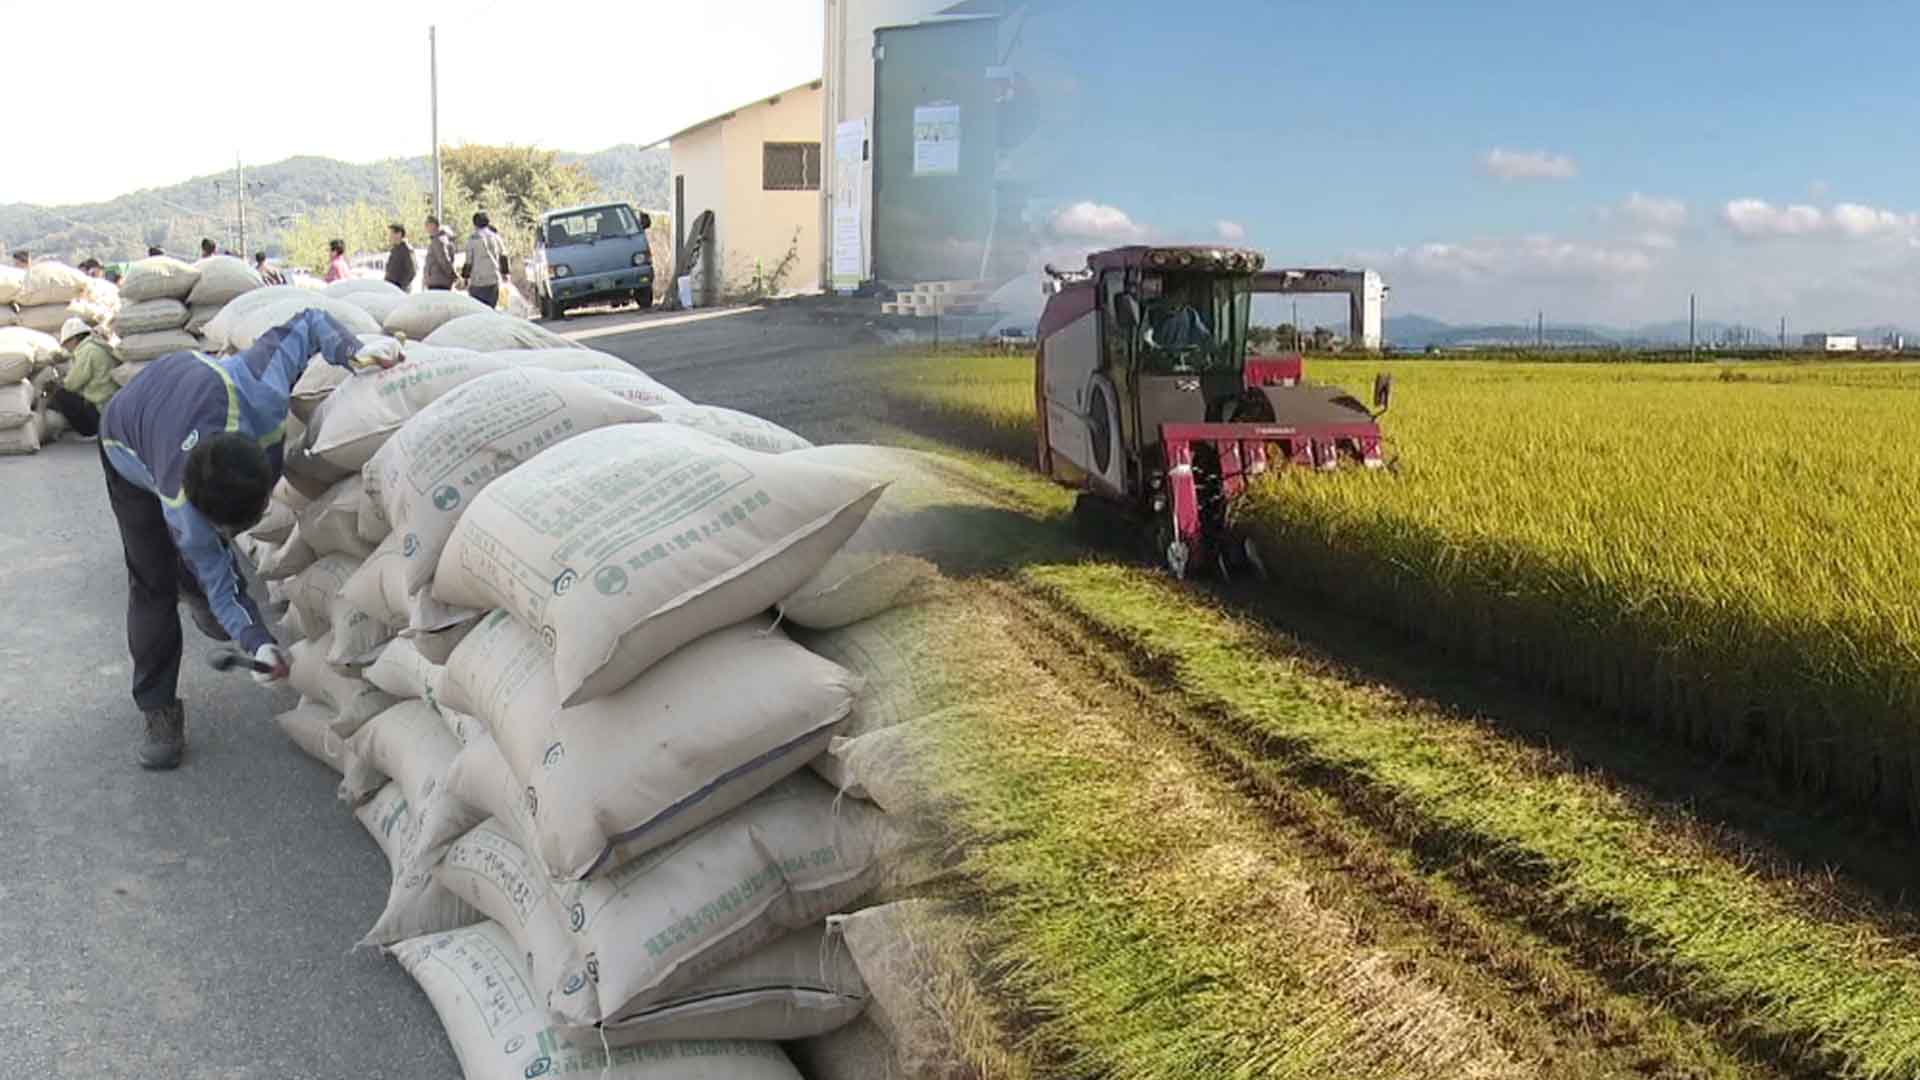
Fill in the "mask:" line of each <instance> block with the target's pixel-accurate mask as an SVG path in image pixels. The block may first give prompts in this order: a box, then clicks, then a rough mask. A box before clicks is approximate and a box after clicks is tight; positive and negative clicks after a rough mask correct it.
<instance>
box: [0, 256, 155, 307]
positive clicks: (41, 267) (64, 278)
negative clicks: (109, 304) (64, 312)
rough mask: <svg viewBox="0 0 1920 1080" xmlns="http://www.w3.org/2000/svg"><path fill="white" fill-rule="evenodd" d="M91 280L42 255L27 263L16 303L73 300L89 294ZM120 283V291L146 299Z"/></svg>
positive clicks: (56, 302) (33, 305) (123, 295)
mask: <svg viewBox="0 0 1920 1080" xmlns="http://www.w3.org/2000/svg"><path fill="white" fill-rule="evenodd" d="M134 265H135V266H138V265H139V264H138V263H135V264H134ZM89 280H91V279H89V278H88V277H87V275H85V274H83V273H81V272H80V271H78V270H75V269H74V268H73V267H71V266H68V265H66V264H65V263H58V262H54V261H53V260H51V259H42V260H40V261H39V262H37V263H34V264H33V265H31V266H29V267H27V272H26V274H25V276H23V277H22V278H21V279H20V289H19V291H18V292H16V293H14V296H13V303H15V304H17V305H19V306H20V307H23V308H30V307H38V306H40V305H42V304H65V303H69V302H71V301H73V300H77V299H79V298H80V297H82V296H85V295H87V282H88V281H89ZM120 285H121V288H120V295H121V296H122V297H123V298H125V299H128V300H144V299H146V297H144V296H132V297H129V296H127V290H126V282H125V281H124V280H122V281H121V283H120ZM156 295H157V294H156Z"/></svg>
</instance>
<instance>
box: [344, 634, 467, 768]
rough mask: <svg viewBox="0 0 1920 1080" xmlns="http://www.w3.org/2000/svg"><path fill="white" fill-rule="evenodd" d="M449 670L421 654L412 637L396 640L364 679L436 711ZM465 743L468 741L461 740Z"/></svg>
mask: <svg viewBox="0 0 1920 1080" xmlns="http://www.w3.org/2000/svg"><path fill="white" fill-rule="evenodd" d="M446 674H447V669H446V668H445V667H443V666H441V665H439V664H435V663H433V662H431V661H429V660H428V659H427V658H426V657H424V656H421V655H420V649H419V648H418V647H417V646H416V645H414V643H413V639H412V638H405V637H403V638H395V639H394V640H393V641H392V642H391V643H389V644H388V645H387V647H386V648H384V649H382V650H380V656H379V658H378V659H376V660H375V661H374V662H373V663H372V665H370V666H369V667H368V668H367V670H365V671H363V672H361V678H364V679H366V680H367V681H368V682H370V683H372V684H373V685H375V686H377V687H379V688H380V689H381V690H384V691H386V692H387V693H389V694H392V695H393V696H394V697H397V698H400V699H401V700H403V701H404V700H408V699H417V700H420V701H424V702H426V703H427V704H429V705H433V706H435V707H436V708H437V707H438V706H439V701H440V684H441V681H442V680H443V679H445V678H446ZM462 741H463V742H464V741H465V740H462Z"/></svg>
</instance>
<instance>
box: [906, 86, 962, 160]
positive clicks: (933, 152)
mask: <svg viewBox="0 0 1920 1080" xmlns="http://www.w3.org/2000/svg"><path fill="white" fill-rule="evenodd" d="M959 172H960V106H958V105H954V104H950V103H948V102H935V103H934V104H931V105H921V106H918V107H916V108H915V109H914V110H913V175H915V176H953V175H956V174H958V173H959Z"/></svg>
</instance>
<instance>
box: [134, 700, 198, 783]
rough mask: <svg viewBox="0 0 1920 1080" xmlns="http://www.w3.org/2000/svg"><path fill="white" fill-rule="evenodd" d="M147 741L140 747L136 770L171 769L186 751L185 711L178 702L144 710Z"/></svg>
mask: <svg viewBox="0 0 1920 1080" xmlns="http://www.w3.org/2000/svg"><path fill="white" fill-rule="evenodd" d="M145 715H146V720H147V741H146V742H143V743H141V744H140V767H141V768H143V769H171V768H173V767H174V766H176V765H178V764H180V755H181V754H182V753H183V752H185V751H186V749H187V710H186V707H185V706H183V705H181V704H180V703H179V702H178V701H176V702H174V703H173V704H171V705H168V706H165V707H163V708H159V709H147V710H145Z"/></svg>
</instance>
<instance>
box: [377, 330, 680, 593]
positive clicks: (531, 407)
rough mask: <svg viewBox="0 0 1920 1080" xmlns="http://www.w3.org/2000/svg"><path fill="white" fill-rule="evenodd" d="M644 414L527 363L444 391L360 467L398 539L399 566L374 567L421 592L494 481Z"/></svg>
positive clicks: (648, 414)
mask: <svg viewBox="0 0 1920 1080" xmlns="http://www.w3.org/2000/svg"><path fill="white" fill-rule="evenodd" d="M409 362H411V361H409ZM651 419H653V412H652V411H651V410H649V409H646V408H644V407H642V406H639V405H636V404H633V403H631V402H629V401H625V400H623V399H621V398H619V397H616V396H614V395H612V394H609V393H607V392H606V391H604V390H600V389H598V388H596V387H593V386H590V385H588V384H586V383H584V382H581V381H580V380H579V379H578V378H576V377H574V376H571V375H562V374H558V373H555V372H551V371H542V370H539V369H537V368H512V369H508V370H505V371H496V372H492V373H490V374H487V375H483V376H481V377H480V378H477V379H474V380H473V381H471V382H468V383H466V384H465V385H463V386H459V387H457V388H455V389H453V390H452V391H450V392H449V393H447V394H446V395H445V396H443V397H441V398H440V399H439V400H437V401H434V402H432V403H431V404H429V405H427V406H426V407H425V408H423V409H421V410H420V412H419V413H418V414H416V415H415V416H414V417H413V419H412V420H411V421H409V422H408V423H407V424H406V425H405V426H404V427H402V428H400V430H398V431H397V432H395V433H394V435H393V436H392V438H390V439H388V440H387V442H386V444H385V445H384V446H382V447H381V448H380V451H379V453H377V454H375V455H374V457H373V460H371V461H370V462H368V463H367V466H366V469H365V470H364V472H365V473H366V475H368V476H369V477H371V478H372V485H373V486H374V487H375V488H377V489H378V490H379V492H380V494H381V503H382V505H383V507H384V515H383V516H384V519H385V521H386V522H387V523H388V527H389V528H390V529H391V530H392V531H393V532H394V533H397V534H400V536H401V544H400V548H399V551H400V553H401V555H402V558H403V561H404V565H403V566H401V567H398V568H395V567H390V566H386V565H385V564H383V566H382V567H381V568H380V572H393V571H395V570H397V571H398V572H399V573H400V574H401V575H402V577H401V581H400V583H399V595H401V596H410V595H412V594H415V593H420V592H423V591H425V590H427V589H428V588H429V587H430V586H431V585H432V582H433V574H434V570H435V569H436V568H437V567H438V566H439V564H440V553H441V552H442V551H443V550H445V548H446V546H447V540H448V538H449V537H451V536H452V535H453V528H454V525H455V524H457V523H458V522H459V520H460V515H461V514H462V513H463V512H465V510H466V509H467V507H468V506H471V505H472V504H473V500H474V498H475V497H476V496H478V495H479V494H480V492H481V491H484V490H485V489H486V487H487V486H488V485H489V484H491V483H492V482H493V481H494V480H496V479H498V478H499V477H501V476H503V475H505V474H506V473H507V472H509V471H511V470H512V469H514V468H515V467H517V466H518V465H519V464H520V463H521V462H523V461H525V460H527V459H528V458H531V457H533V456H534V455H536V454H539V453H542V452H544V451H545V450H547V449H548V448H550V447H552V446H555V445H557V444H559V443H562V442H565V441H567V440H569V439H572V438H574V437H576V436H579V435H582V434H584V433H586V432H588V431H594V430H597V429H599V428H603V427H606V426H608V425H611V424H622V423H640V422H645V421H648V420H651ZM370 565H371V564H370ZM407 610H408V609H407V608H406V607H404V606H403V607H402V608H400V609H399V611H400V612H401V613H403V614H404V613H405V612H406V611H407ZM413 625H415V626H425V625H426V624H424V623H422V622H420V621H417V620H416V621H414V622H413ZM429 628H430V627H429Z"/></svg>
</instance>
